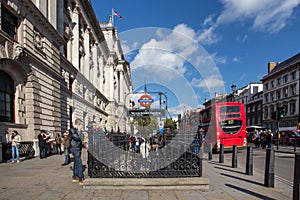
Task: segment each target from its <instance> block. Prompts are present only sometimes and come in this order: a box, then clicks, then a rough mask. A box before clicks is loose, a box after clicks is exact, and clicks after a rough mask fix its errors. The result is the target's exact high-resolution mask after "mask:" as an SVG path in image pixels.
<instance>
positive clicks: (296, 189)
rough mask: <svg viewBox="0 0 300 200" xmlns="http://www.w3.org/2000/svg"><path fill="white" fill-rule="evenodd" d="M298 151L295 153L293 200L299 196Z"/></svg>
mask: <svg viewBox="0 0 300 200" xmlns="http://www.w3.org/2000/svg"><path fill="white" fill-rule="evenodd" d="M299 167H300V152H297V153H295V164H294V186H293V200H295V199H297V200H298V199H299V198H300V191H299V190H300V171H299Z"/></svg>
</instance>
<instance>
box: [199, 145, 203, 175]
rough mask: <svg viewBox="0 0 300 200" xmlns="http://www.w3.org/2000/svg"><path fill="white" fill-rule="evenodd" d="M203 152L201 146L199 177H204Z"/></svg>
mask: <svg viewBox="0 0 300 200" xmlns="http://www.w3.org/2000/svg"><path fill="white" fill-rule="evenodd" d="M202 161H203V152H202V147H201V146H200V145H199V163H198V167H199V177H202V172H203V169H202V168H203V163H202Z"/></svg>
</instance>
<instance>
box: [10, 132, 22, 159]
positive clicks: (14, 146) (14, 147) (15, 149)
mask: <svg viewBox="0 0 300 200" xmlns="http://www.w3.org/2000/svg"><path fill="white" fill-rule="evenodd" d="M10 141H11V151H12V152H11V153H12V159H11V162H12V163H14V162H15V156H16V160H17V162H18V163H19V162H20V156H19V146H20V142H21V135H20V134H19V133H18V132H17V131H16V130H13V131H12V133H11V136H10Z"/></svg>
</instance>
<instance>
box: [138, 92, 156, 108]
mask: <svg viewBox="0 0 300 200" xmlns="http://www.w3.org/2000/svg"><path fill="white" fill-rule="evenodd" d="M153 101H154V100H153V99H152V98H151V96H150V95H148V94H144V95H142V96H141V97H140V98H139V100H138V102H139V103H140V105H141V106H143V107H150V106H151V104H152V103H153Z"/></svg>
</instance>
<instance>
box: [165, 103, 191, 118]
mask: <svg viewBox="0 0 300 200" xmlns="http://www.w3.org/2000/svg"><path fill="white" fill-rule="evenodd" d="M192 109H193V108H192V107H191V106H189V105H187V104H184V103H182V104H178V105H177V106H175V107H170V108H168V110H169V112H170V114H171V115H172V116H176V115H179V114H182V113H184V112H185V111H186V110H192Z"/></svg>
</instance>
